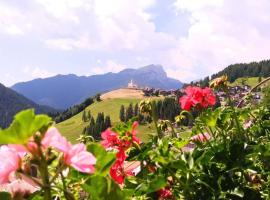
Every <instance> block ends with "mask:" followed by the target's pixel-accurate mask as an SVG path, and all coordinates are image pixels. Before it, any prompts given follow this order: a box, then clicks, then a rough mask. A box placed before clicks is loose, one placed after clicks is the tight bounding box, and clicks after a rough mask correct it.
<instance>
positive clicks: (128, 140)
mask: <svg viewBox="0 0 270 200" xmlns="http://www.w3.org/2000/svg"><path fill="white" fill-rule="evenodd" d="M137 127H138V122H134V123H133V125H132V130H131V132H129V131H128V132H126V133H125V135H119V134H118V133H115V132H113V131H112V130H111V129H107V130H106V131H104V132H103V133H102V134H101V137H102V139H103V140H102V141H101V144H102V145H103V147H104V148H105V149H108V150H110V149H115V150H117V154H116V161H115V163H114V164H113V166H112V167H111V169H110V175H111V177H112V179H113V180H114V181H115V182H116V183H118V184H123V183H124V181H125V177H127V176H132V175H133V170H134V168H132V167H131V168H128V169H127V168H126V167H125V160H126V158H127V155H126V151H127V150H128V149H129V148H130V147H131V146H132V145H133V144H137V145H138V144H140V140H139V138H137V137H136V135H137V130H136V128H137Z"/></svg>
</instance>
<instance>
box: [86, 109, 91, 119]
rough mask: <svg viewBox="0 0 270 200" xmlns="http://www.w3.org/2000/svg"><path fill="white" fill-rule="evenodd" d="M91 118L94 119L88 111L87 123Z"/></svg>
mask: <svg viewBox="0 0 270 200" xmlns="http://www.w3.org/2000/svg"><path fill="white" fill-rule="evenodd" d="M91 117H92V115H91V111H90V110H88V112H87V115H86V118H87V121H90V119H91Z"/></svg>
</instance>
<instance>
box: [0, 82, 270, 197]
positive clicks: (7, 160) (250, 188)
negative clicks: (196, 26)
mask: <svg viewBox="0 0 270 200" xmlns="http://www.w3.org/2000/svg"><path fill="white" fill-rule="evenodd" d="M210 85H212V86H213V87H215V88H219V89H222V90H224V91H225V92H227V83H226V79H225V78H220V79H218V80H216V81H215V82H214V83H212V84H210ZM227 100H228V102H227V104H226V105H225V106H224V107H219V108H216V109H213V108H211V106H212V105H214V104H215V101H216V100H215V96H214V94H213V92H212V90H211V89H209V88H204V89H201V88H198V87H189V88H187V89H186V96H184V97H182V98H181V99H180V102H181V107H182V109H185V110H186V111H183V112H181V114H180V115H179V116H177V117H176V121H177V122H178V121H181V120H184V119H185V118H187V117H192V115H191V114H189V113H190V112H192V111H197V112H199V117H197V118H196V119H194V124H193V126H192V128H191V129H190V130H189V131H188V133H185V134H183V133H181V132H180V130H181V129H179V128H176V126H175V124H174V123H172V122H170V121H169V120H159V119H158V118H159V117H158V114H157V113H156V110H157V105H156V102H155V101H151V100H149V101H143V102H141V103H140V111H141V112H144V113H145V114H146V115H149V116H150V117H151V118H152V120H153V122H154V124H155V127H156V130H157V134H156V136H153V137H152V138H151V139H150V141H149V142H147V143H141V142H140V140H139V139H138V138H137V136H136V134H137V131H136V127H137V123H136V122H135V123H131V122H128V123H126V124H120V125H118V126H116V127H113V128H111V129H107V130H106V131H105V132H103V133H102V135H101V137H102V141H101V142H100V143H98V142H94V141H93V140H92V139H91V138H89V137H81V138H80V141H81V142H82V143H80V144H76V145H71V144H70V143H69V142H68V141H67V140H66V139H65V138H64V137H62V136H61V135H60V133H59V132H58V131H57V130H56V129H55V128H53V127H52V122H51V119H50V118H49V117H47V116H44V115H37V116H35V115H34V114H33V111H31V110H28V111H24V112H22V113H20V114H18V115H17V116H16V118H15V120H14V122H13V123H12V125H11V126H10V127H9V128H8V129H6V130H1V131H0V144H4V145H3V146H1V149H0V156H1V158H2V161H1V163H0V175H1V176H0V188H1V190H4V191H6V192H2V193H0V199H11V198H14V199H23V198H28V199H48V200H49V199H53V198H55V197H58V198H60V199H68V200H70V199H111V200H118V199H270V164H269V163H270V162H269V161H270V140H269V139H270V138H269V136H270V110H269V108H266V107H264V106H261V107H253V106H252V105H250V104H248V102H246V104H245V106H242V107H241V108H237V107H234V106H232V105H233V104H232V102H231V100H230V97H229V96H228V99H227ZM187 135H188V136H187ZM7 144H8V145H7Z"/></svg>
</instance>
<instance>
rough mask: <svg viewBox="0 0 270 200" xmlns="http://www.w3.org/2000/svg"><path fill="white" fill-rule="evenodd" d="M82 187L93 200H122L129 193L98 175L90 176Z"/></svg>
mask: <svg viewBox="0 0 270 200" xmlns="http://www.w3.org/2000/svg"><path fill="white" fill-rule="evenodd" d="M82 187H83V189H84V190H85V191H86V192H88V193H89V194H90V196H91V199H93V200H107V199H110V200H119V199H121V200H122V199H123V200H124V199H127V194H128V193H130V191H127V192H128V193H127V192H125V191H124V190H121V189H120V188H119V186H118V185H117V184H115V183H114V182H113V181H112V180H110V179H106V178H105V177H103V176H100V175H95V176H91V177H90V178H89V179H88V180H87V181H86V183H85V184H84V185H83V186H82Z"/></svg>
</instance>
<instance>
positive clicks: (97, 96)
mask: <svg viewBox="0 0 270 200" xmlns="http://www.w3.org/2000/svg"><path fill="white" fill-rule="evenodd" d="M95 98H96V100H97V101H101V99H100V94H99V93H98V94H96V96H95Z"/></svg>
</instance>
